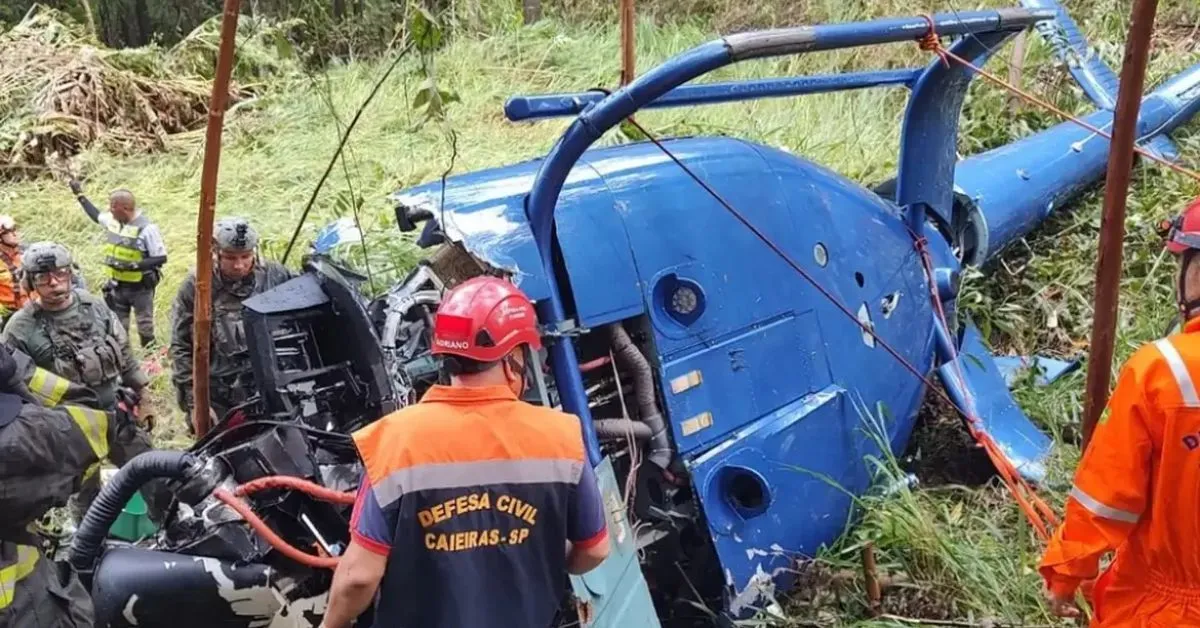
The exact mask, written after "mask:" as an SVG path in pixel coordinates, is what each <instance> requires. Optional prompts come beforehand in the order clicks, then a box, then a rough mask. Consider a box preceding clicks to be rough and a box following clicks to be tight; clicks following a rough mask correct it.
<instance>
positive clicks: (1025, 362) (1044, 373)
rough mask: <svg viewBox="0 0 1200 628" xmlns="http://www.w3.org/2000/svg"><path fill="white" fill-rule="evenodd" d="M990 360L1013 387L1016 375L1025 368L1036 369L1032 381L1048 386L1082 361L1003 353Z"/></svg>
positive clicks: (1018, 375) (1006, 383)
mask: <svg viewBox="0 0 1200 628" xmlns="http://www.w3.org/2000/svg"><path fill="white" fill-rule="evenodd" d="M992 360H993V361H994V362H995V363H996V368H997V369H999V370H1000V374H1001V375H1002V376H1003V377H1004V384H1005V385H1006V386H1008V387H1009V388H1012V387H1013V384H1015V383H1016V381H1017V379H1018V377H1020V375H1021V374H1022V373H1023V372H1024V371H1025V370H1027V369H1031V368H1032V369H1036V373H1037V375H1036V377H1035V379H1034V383H1035V384H1037V385H1038V386H1049V385H1050V384H1053V383H1054V382H1056V381H1058V380H1059V378H1061V377H1062V376H1064V375H1067V374H1068V373H1071V372H1074V371H1075V369H1077V368H1079V365H1080V364H1081V363H1082V362H1081V361H1080V360H1078V359H1075V360H1056V359H1054V358H1048V357H1045V356H1040V355H1038V356H1027V355H1003V356H999V355H998V356H994V357H993V358H992Z"/></svg>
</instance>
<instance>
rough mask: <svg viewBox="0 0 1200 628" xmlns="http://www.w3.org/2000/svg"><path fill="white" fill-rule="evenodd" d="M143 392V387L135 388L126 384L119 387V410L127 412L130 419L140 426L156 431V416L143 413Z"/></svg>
mask: <svg viewBox="0 0 1200 628" xmlns="http://www.w3.org/2000/svg"><path fill="white" fill-rule="evenodd" d="M143 392H144V391H143V390H141V389H136V390H135V389H133V388H126V387H124V386H122V387H120V388H118V389H117V411H118V412H124V413H126V414H127V415H128V418H129V419H131V420H132V421H133V422H134V423H136V424H137V425H138V426H139V427H142V428H145V429H146V431H154V417H153V416H150V415H143V414H142V393H143Z"/></svg>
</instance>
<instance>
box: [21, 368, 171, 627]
mask: <svg viewBox="0 0 1200 628" xmlns="http://www.w3.org/2000/svg"><path fill="white" fill-rule="evenodd" d="M20 380H21V376H20V374H19V373H18V368H17V364H16V362H15V360H14V359H13V356H12V354H11V353H10V351H9V349H8V348H7V347H5V346H3V345H0V513H4V515H3V518H2V519H0V626H5V627H6V628H91V626H92V625H93V619H92V614H93V610H92V600H91V597H90V596H89V595H88V592H87V590H86V589H84V587H83V585H82V584H80V582H79V580H78V579H77V578H76V577H75V575H74V572H72V571H70V570H69V569H67V568H65V566H60V565H58V564H57V563H55V562H53V561H52V560H50V559H49V558H47V557H46V556H45V555H44V554H43V551H42V545H41V542H40V540H39V538H38V537H37V535H36V534H34V533H33V532H31V531H30V530H31V527H32V526H33V525H34V523H35V522H36V521H38V520H39V519H41V518H42V516H43V515H45V513H46V512H47V511H49V510H50V509H51V508H54V507H58V506H62V505H63V504H65V503H66V502H67V499H68V497H69V496H70V495H71V494H73V493H75V492H76V491H77V490H78V489H79V487H80V482H81V478H82V476H83V475H84V474H85V473H87V471H88V470H89V469H93V468H95V467H96V465H97V464H98V463H99V461H100V460H102V459H104V458H105V457H132V455H134V452H139V453H140V452H141V451H145V450H146V449H148V448H149V438H148V437H147V436H146V434H145V433H144V432H142V431H141V430H139V429H138V428H137V426H136V425H135V424H134V423H133V421H132V420H131V419H130V417H129V415H127V414H125V413H123V412H116V413H106V412H102V411H99V410H93V409H90V408H84V407H81V406H70V405H67V406H61V407H58V408H46V407H43V406H42V405H41V404H39V403H37V402H36V400H35V399H34V397H33V396H32V395H30V394H29V392H28V391H27V390H26V389H25V386H24V385H23V384H22V383H21V381H20Z"/></svg>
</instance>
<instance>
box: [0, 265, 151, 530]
mask: <svg viewBox="0 0 1200 628" xmlns="http://www.w3.org/2000/svg"><path fill="white" fill-rule="evenodd" d="M73 276H74V269H73V267H72V260H71V254H70V252H69V251H67V249H66V248H65V247H63V246H62V245H59V244H55V243H53V242H38V243H35V244H31V245H30V246H29V249H28V250H27V251H26V252H25V256H24V258H23V260H22V269H21V281H22V283H23V284H24V287H25V288H26V289H27V290H29V291H30V292H31V293H33V294H36V296H37V300H36V301H30V302H29V303H26V304H25V306H24V307H22V308H21V310H20V311H18V312H17V313H16V314H14V315H13V316H12V318H10V319H9V321H8V323H7V324H6V325H5V326H4V332H3V334H0V339H2V340H3V341H4V343H5V344H7V345H8V346H9V347H11V348H12V349H15V350H17V351H20V352H21V353H23V354H25V355H26V356H28V357H29V358H30V359H31V360H32V362H33V364H34V365H35V366H36V367H38V369H37V370H34V371H33V372H32V373H31V375H30V379H29V380H28V385H29V386H30V387H32V388H33V389H35V390H37V391H38V394H39V395H41V398H42V399H43V400H44V401H45V402H46V403H48V404H49V405H54V404H56V403H61V402H63V401H66V400H67V399H68V398H69V397H68V395H67V393H68V389H69V388H70V387H71V386H72V383H74V385H75V386H76V387H77V388H79V387H86V388H87V389H90V391H91V392H92V393H94V394H95V401H94V403H93V404H91V407H93V408H95V409H99V410H104V411H108V412H113V411H115V410H116V408H117V403H118V398H119V396H120V390H119V386H124V387H125V388H126V389H127V390H128V391H129V392H130V394H129V400H130V402H131V403H132V404H134V405H136V403H137V399H140V398H141V396H142V392H143V390H144V389H145V388H146V386H147V385H148V384H149V379H148V378H147V377H146V374H145V373H143V372H142V369H141V366H140V365H139V364H138V361H137V360H136V359H135V358H134V356H133V351H132V349H131V348H130V346H129V339H128V338H127V337H126V336H125V331H124V329H122V328H121V326H120V322H119V321H118V320H117V317H116V316H115V315H114V314H113V313H112V312H111V311H110V310H109V309H108V308H107V307H106V306H105V305H104V303H102V302H100V300H99V299H97V298H96V297H94V296H92V295H91V294H88V293H87V292H85V291H82V290H79V289H77V288H74V287H73V284H72V277H73ZM51 375H53V376H54V377H53V379H51V378H50V377H49V376H51ZM72 397H73V398H74V399H75V400H76V401H77V402H78V401H79V399H80V397H78V396H77V395H72ZM147 448H148V447H147ZM135 453H141V452H135ZM111 460H112V462H114V463H116V464H118V465H120V464H124V463H125V461H126V458H124V457H121V456H114V457H113V458H112V459H111ZM97 471H99V465H96V467H95V468H93V469H91V470H90V471H89V473H87V474H86V475H85V477H84V480H83V484H82V487H81V491H80V494H79V495H78V497H77V498H76V499H72V500H71V504H70V505H71V512H72V515H73V517H74V519H75V521H76V522H78V521H80V520H81V519H82V517H83V513H84V511H86V509H87V507H88V505H89V504H91V502H92V500H93V499H95V497H96V494H97V493H99V491H100V477H99V473H97Z"/></svg>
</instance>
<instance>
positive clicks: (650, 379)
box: [608, 323, 674, 469]
mask: <svg viewBox="0 0 1200 628" xmlns="http://www.w3.org/2000/svg"><path fill="white" fill-rule="evenodd" d="M608 330H609V335H610V337H611V339H612V345H613V355H615V356H616V358H617V364H619V365H620V366H621V367H623V368H626V369H628V370H629V371H631V372H632V373H633V392H634V396H635V397H636V398H637V404H638V415H639V417H640V418H641V420H642V422H643V423H645V424H646V425H647V426H648V427H649V428H650V454H649V455H648V456H647V458H648V459H649V460H650V462H653V463H654V464H655V465H656V466H658V468H660V469H665V468H667V465H669V464H671V458H672V457H673V455H674V454H673V452H672V451H671V440H670V437H668V436H667V422H666V421H665V420H664V419H663V416H662V413H660V412H659V411H658V400H657V396H656V395H655V393H654V371H653V370H651V368H650V362H649V360H647V359H646V356H644V355H642V352H641V350H640V349H638V348H637V345H635V344H633V339H632V338H630V337H629V332H627V331H625V328H624V327H623V326H622V325H621V323H613V324H612V325H609V326H608Z"/></svg>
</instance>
